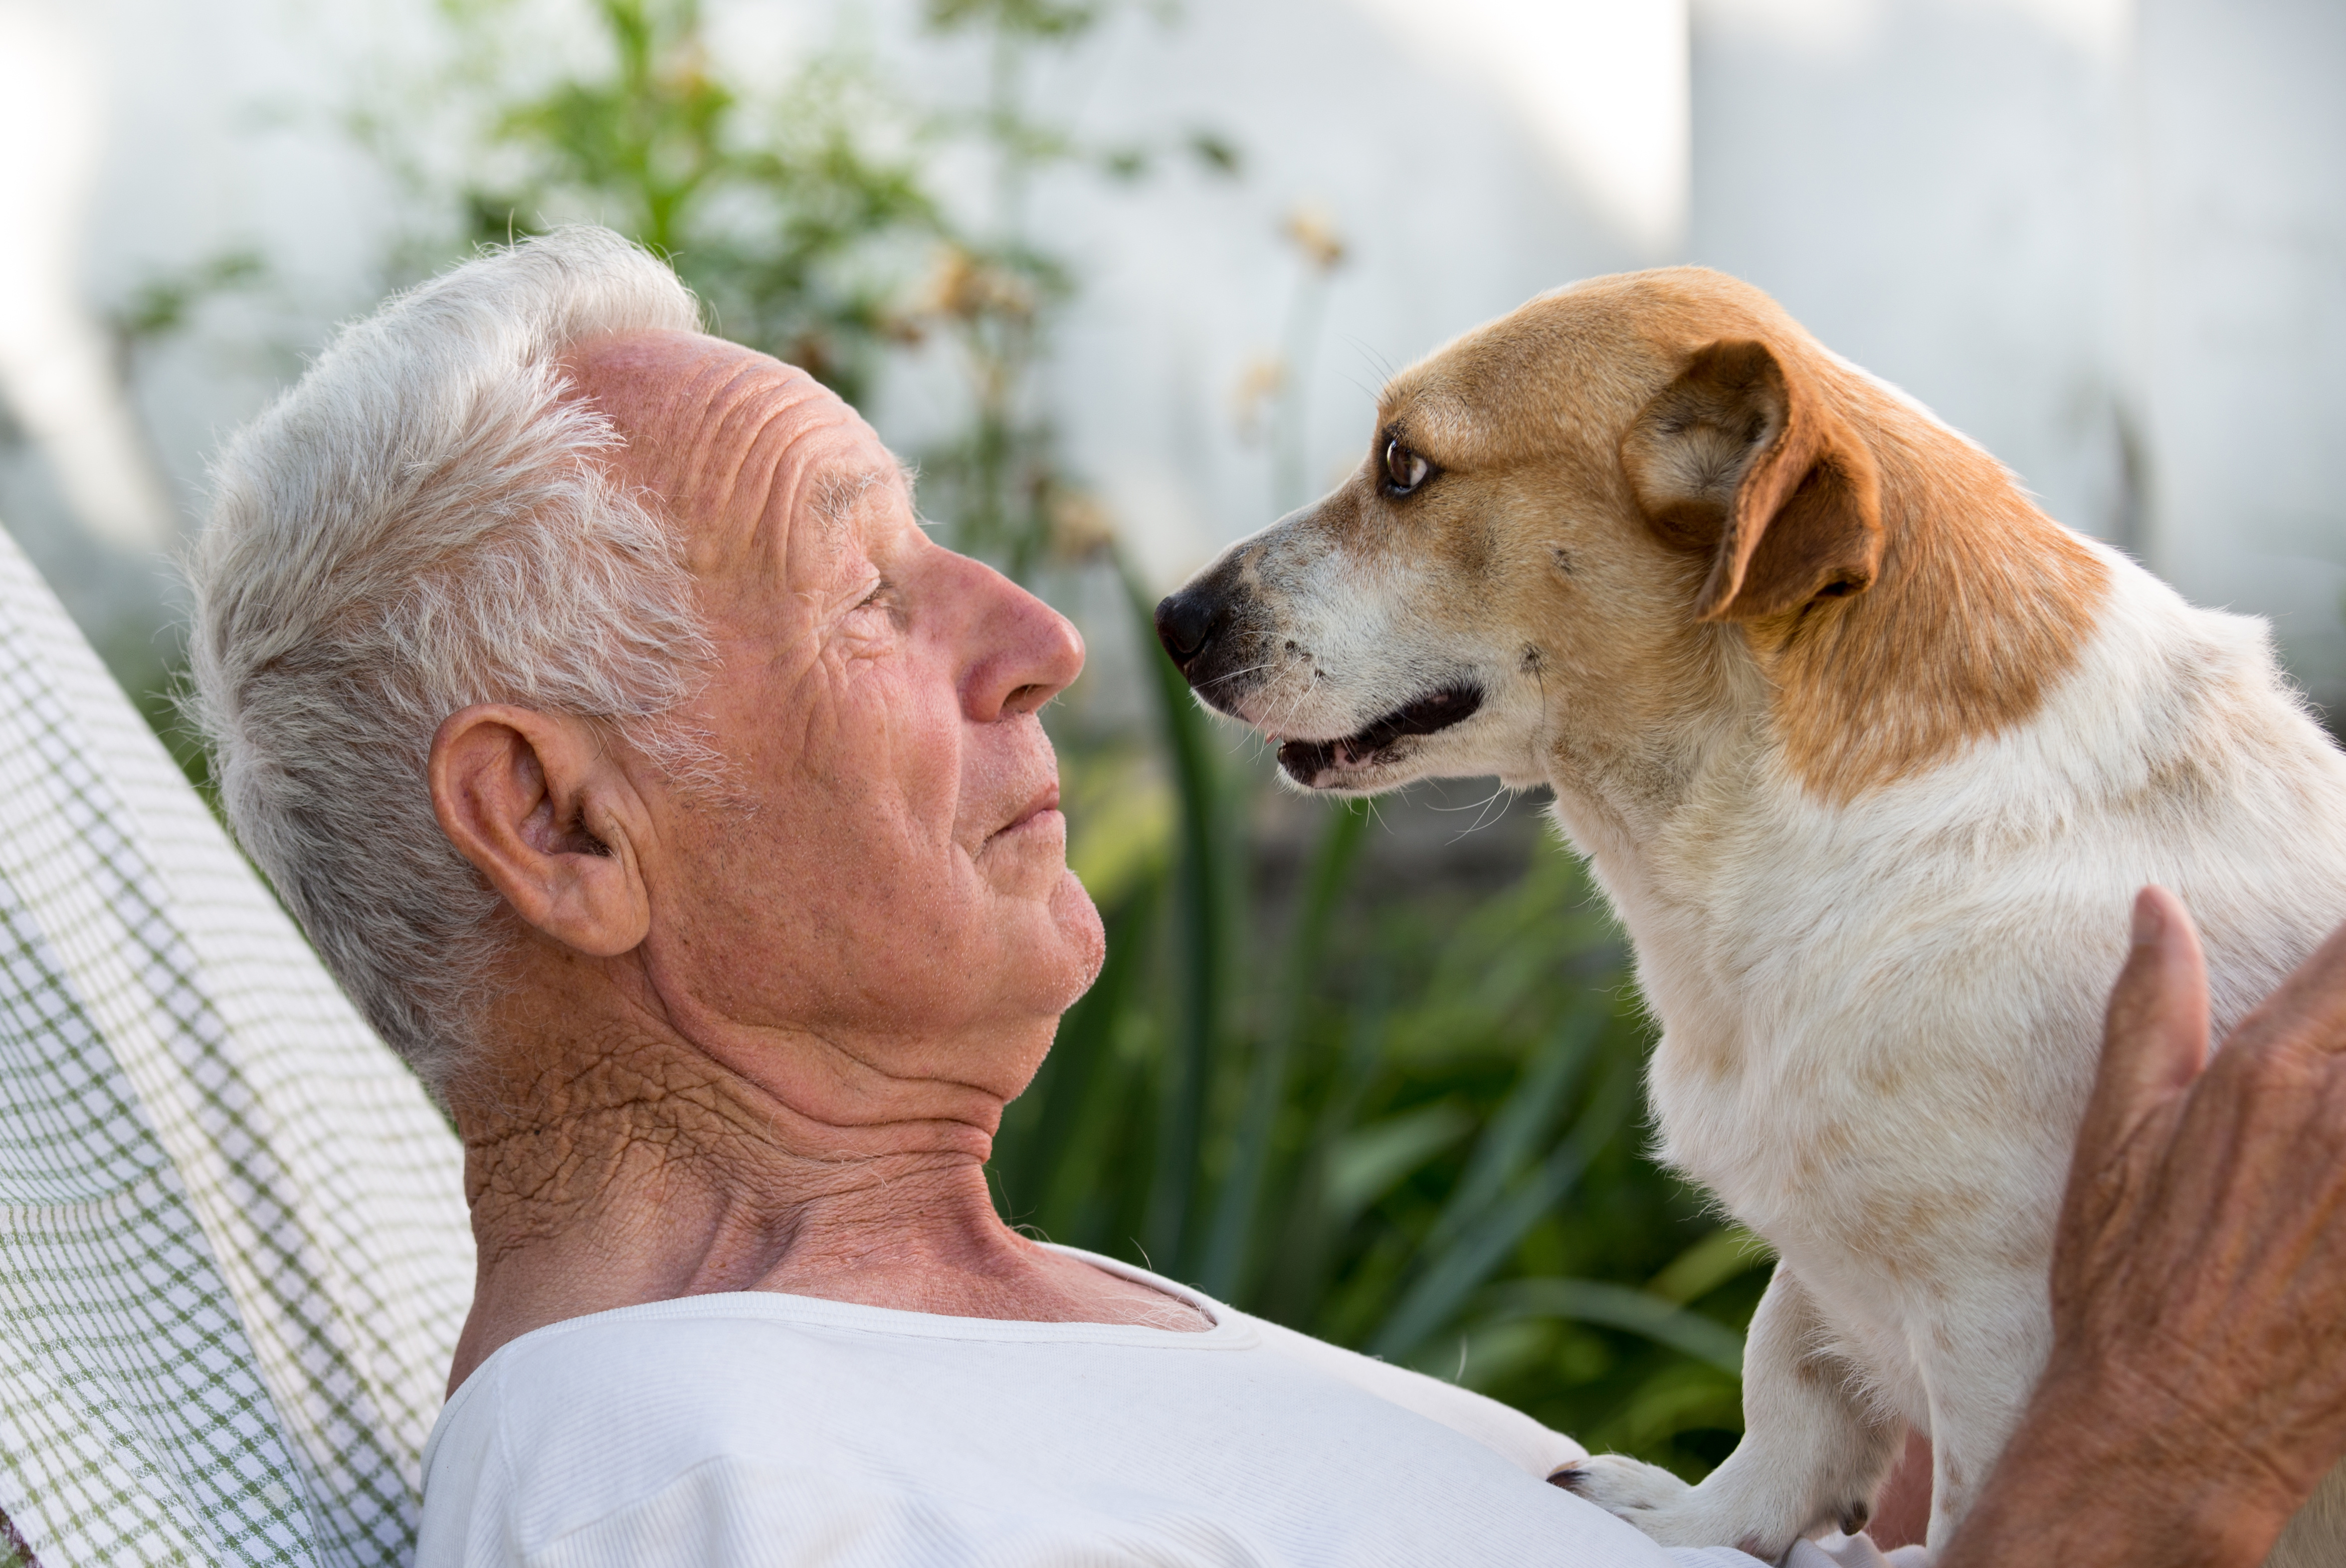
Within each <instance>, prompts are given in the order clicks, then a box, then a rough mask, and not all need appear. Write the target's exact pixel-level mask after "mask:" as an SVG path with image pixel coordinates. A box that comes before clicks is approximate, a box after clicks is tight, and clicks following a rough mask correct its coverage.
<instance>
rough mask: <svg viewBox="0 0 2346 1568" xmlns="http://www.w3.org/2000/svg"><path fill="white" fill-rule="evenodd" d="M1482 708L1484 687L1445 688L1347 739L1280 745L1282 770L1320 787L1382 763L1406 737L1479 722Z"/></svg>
mask: <svg viewBox="0 0 2346 1568" xmlns="http://www.w3.org/2000/svg"><path fill="white" fill-rule="evenodd" d="M1482 706H1483V688H1482V687H1474V686H1450V687H1443V688H1442V689H1441V690H1440V691H1437V692H1433V693H1430V694H1428V695H1427V696H1424V697H1419V698H1418V699H1417V700H1416V701H1415V702H1413V703H1411V704H1410V705H1409V706H1407V707H1406V708H1395V709H1393V711H1392V712H1391V713H1388V714H1386V715H1385V716H1384V717H1383V718H1380V719H1378V720H1377V721H1376V722H1375V723H1373V724H1371V725H1368V726H1365V727H1364V728H1360V729H1357V730H1355V731H1353V732H1352V734H1350V735H1347V736H1344V737H1343V738H1341V739H1336V740H1282V741H1280V743H1279V765H1280V767H1281V768H1284V769H1287V776H1288V777H1289V778H1290V779H1294V780H1295V781H1296V782H1297V783H1298V784H1301V785H1304V786H1306V787H1307V788H1313V787H1317V786H1318V784H1319V782H1320V779H1321V775H1322V774H1325V773H1328V772H1331V771H1334V770H1340V769H1348V768H1359V767H1362V766H1364V765H1366V764H1368V763H1371V762H1373V761H1376V760H1377V759H1379V758H1380V757H1381V756H1382V754H1383V753H1384V752H1385V751H1387V750H1388V749H1390V748H1392V743H1393V742H1394V741H1396V740H1399V739H1401V738H1403V736H1406V735H1432V734H1433V733H1435V732H1436V731H1437V730H1443V729H1447V728H1450V727H1451V726H1452V725H1454V724H1456V723H1459V722H1460V721H1462V720H1464V719H1467V718H1473V717H1474V710H1475V709H1476V708H1480V707H1482Z"/></svg>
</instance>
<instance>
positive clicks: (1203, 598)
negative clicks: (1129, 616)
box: [1157, 586, 1223, 674]
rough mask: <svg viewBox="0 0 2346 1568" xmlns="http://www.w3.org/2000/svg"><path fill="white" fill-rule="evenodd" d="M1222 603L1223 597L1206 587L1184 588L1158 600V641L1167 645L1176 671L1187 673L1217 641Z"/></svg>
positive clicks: (1166, 648) (1167, 650)
mask: <svg viewBox="0 0 2346 1568" xmlns="http://www.w3.org/2000/svg"><path fill="white" fill-rule="evenodd" d="M1222 603H1223V601H1222V596H1220V595H1219V594H1217V593H1215V592H1214V591H1213V590H1212V589H1210V588H1208V587H1204V586H1197V587H1188V588H1183V589H1181V590H1179V591H1178V592H1177V593H1171V594H1168V595H1166V596H1164V597H1163V598H1161V599H1159V600H1158V601H1157V640H1158V642H1160V643H1163V644H1164V645H1165V651H1166V653H1168V655H1170V656H1171V657H1172V659H1173V664H1174V667H1175V668H1177V669H1179V670H1181V671H1183V672H1184V673H1185V674H1186V673H1187V672H1188V668H1189V666H1190V665H1191V664H1192V663H1193V662H1195V661H1196V659H1197V657H1198V656H1199V654H1201V653H1204V652H1205V651H1206V647H1207V645H1208V644H1209V643H1211V642H1212V641H1213V640H1214V633H1215V632H1217V631H1218V630H1219V629H1220V627H1221V624H1222Z"/></svg>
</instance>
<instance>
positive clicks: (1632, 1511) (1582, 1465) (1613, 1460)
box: [1548, 1453, 1723, 1546]
mask: <svg viewBox="0 0 2346 1568" xmlns="http://www.w3.org/2000/svg"><path fill="white" fill-rule="evenodd" d="M1548 1480H1549V1481H1552V1482H1554V1483H1555V1484H1556V1485H1557V1486H1560V1487H1562V1488H1564V1489H1565V1491H1566V1492H1571V1493H1572V1494H1573V1495H1574V1496H1575V1497H1585V1498H1586V1499H1587V1500H1588V1501H1589V1502H1593V1503H1595V1504H1596V1506H1597V1507H1599V1508H1601V1509H1603V1510H1604V1511H1605V1512H1607V1513H1610V1514H1612V1515H1613V1516H1614V1517H1616V1518H1617V1519H1626V1520H1627V1521H1628V1522H1630V1523H1632V1524H1634V1525H1636V1526H1637V1527H1638V1528H1639V1529H1640V1530H1645V1531H1646V1533H1647V1534H1648V1535H1652V1534H1653V1533H1654V1532H1652V1531H1651V1530H1647V1528H1646V1521H1647V1519H1648V1518H1650V1517H1654V1516H1656V1515H1664V1514H1668V1512H1670V1510H1671V1508H1672V1506H1673V1505H1678V1504H1684V1503H1685V1502H1688V1500H1689V1499H1691V1498H1692V1497H1693V1496H1694V1488H1693V1487H1691V1486H1689V1485H1688V1484H1687V1483H1686V1482H1685V1481H1680V1480H1679V1479H1678V1477H1677V1476H1675V1475H1672V1474H1671V1473H1670V1472H1669V1471H1666V1470H1664V1469H1663V1468H1662V1467H1661V1466H1659V1465H1655V1464H1647V1463H1644V1462H1643V1461H1638V1460H1634V1459H1624V1458H1622V1457H1621V1456H1620V1455H1619V1454H1617V1453H1598V1454H1591V1455H1589V1456H1588V1457H1587V1458H1586V1459H1584V1460H1582V1461H1580V1462H1578V1463H1577V1464H1571V1465H1566V1467H1565V1468H1564V1469H1562V1470H1559V1471H1556V1473H1555V1474H1554V1475H1551V1476H1549V1477H1548ZM1656 1539H1660V1538H1659V1537H1656ZM1663 1544H1664V1545H1666V1546H1688V1545H1696V1544H1703V1545H1710V1546H1718V1545H1721V1544H1723V1543H1720V1542H1717V1541H1712V1542H1705V1543H1695V1542H1683V1541H1665V1542H1663Z"/></svg>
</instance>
